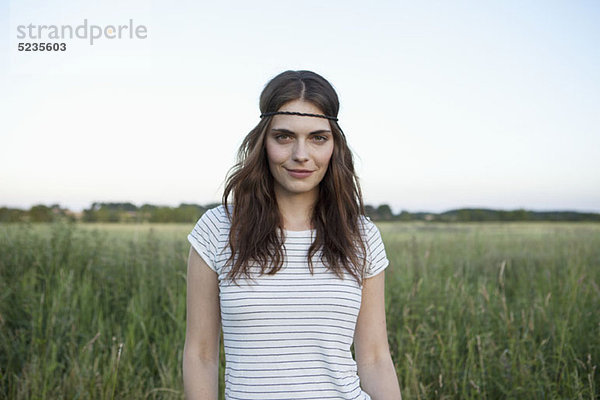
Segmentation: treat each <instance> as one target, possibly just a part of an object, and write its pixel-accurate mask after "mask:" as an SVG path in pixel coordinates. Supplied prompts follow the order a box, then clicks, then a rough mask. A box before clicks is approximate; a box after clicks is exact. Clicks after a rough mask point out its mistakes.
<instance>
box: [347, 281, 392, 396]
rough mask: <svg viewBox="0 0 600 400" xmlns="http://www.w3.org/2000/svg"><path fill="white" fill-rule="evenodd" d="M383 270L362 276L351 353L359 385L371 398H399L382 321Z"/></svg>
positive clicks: (383, 319)
mask: <svg viewBox="0 0 600 400" xmlns="http://www.w3.org/2000/svg"><path fill="white" fill-rule="evenodd" d="M384 289H385V273H384V272H381V273H379V274H377V275H375V276H373V277H371V278H367V279H365V280H364V284H363V289H362V302H361V305H360V312H359V314H358V320H357V321H356V329H355V331H354V354H355V356H356V364H357V366H358V375H359V377H360V381H361V386H362V389H363V390H364V391H365V392H367V393H368V394H369V395H370V396H371V398H372V399H373V400H401V399H402V395H401V394H400V386H399V384H398V377H397V376H396V369H395V368H394V363H393V362H392V357H391V355H390V349H389V345H388V338H387V328H386V323H385V294H384Z"/></svg>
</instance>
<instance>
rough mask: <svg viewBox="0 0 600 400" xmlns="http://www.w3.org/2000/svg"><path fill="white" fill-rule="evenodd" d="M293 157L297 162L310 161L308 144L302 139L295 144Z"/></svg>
mask: <svg viewBox="0 0 600 400" xmlns="http://www.w3.org/2000/svg"><path fill="white" fill-rule="evenodd" d="M292 158H293V159H294V161H297V162H304V161H308V151H307V148H306V144H305V143H304V142H303V141H302V140H297V141H296V143H295V144H294V149H293V152H292Z"/></svg>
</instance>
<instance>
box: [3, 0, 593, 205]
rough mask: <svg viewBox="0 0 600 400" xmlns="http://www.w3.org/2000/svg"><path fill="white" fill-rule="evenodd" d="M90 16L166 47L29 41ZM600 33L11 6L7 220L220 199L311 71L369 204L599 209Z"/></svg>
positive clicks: (388, 11) (524, 25)
mask: <svg viewBox="0 0 600 400" xmlns="http://www.w3.org/2000/svg"><path fill="white" fill-rule="evenodd" d="M84 19H87V23H88V25H97V26H100V27H102V28H104V27H106V26H107V25H113V26H114V25H125V24H129V21H130V19H131V20H132V21H133V24H134V25H144V26H145V27H146V28H147V37H146V38H145V39H139V38H134V39H130V38H129V37H128V36H127V37H123V38H121V39H113V40H110V39H107V38H99V39H97V40H96V41H95V42H94V44H93V45H90V44H89V38H88V39H77V38H73V39H71V38H64V39H60V38H59V39H48V38H46V39H45V40H41V39H37V38H36V39H31V38H25V39H19V38H17V26H18V25H25V26H27V25H29V24H33V25H47V26H48V25H65V24H68V25H71V26H73V28H75V27H76V26H78V25H83V23H84ZM599 20H600V3H599V2H597V1H569V2H567V1H468V2H467V1H465V2H462V1H450V2H439V1H418V2H415V1H411V2H408V1H407V2H404V1H374V2H371V3H365V2H364V1H360V2H358V1H329V2H323V1H304V2H285V1H254V2H248V1H230V2H217V1H210V2H209V1H180V2H175V3H173V2H158V1H140V0H134V1H123V0H120V1H116V0H103V1H101V2H100V1H89V0H86V1H81V0H77V1H75V0H45V1H41V0H35V1H33V0H10V1H9V2H3V3H2V5H1V6H0V27H1V29H2V31H3V32H4V34H3V35H2V36H1V40H2V41H0V54H1V56H0V206H10V207H19V208H28V207H30V206H31V205H34V204H39V203H42V204H46V205H50V204H53V203H59V204H60V205H61V206H63V207H68V208H71V209H73V210H81V209H83V208H87V207H89V206H90V205H91V203H92V202H94V201H103V202H126V201H129V202H132V203H134V204H137V205H142V204H143V203H152V204H164V205H171V206H176V205H178V204H180V203H181V202H186V203H199V204H206V203H210V202H217V201H219V200H220V198H221V194H222V190H223V182H224V179H225V176H226V173H227V171H228V169H229V168H230V167H231V166H232V165H233V163H234V160H235V154H236V151H237V147H238V146H239V144H240V143H241V141H242V139H243V137H244V136H245V135H246V134H247V133H248V132H249V131H250V130H251V129H252V128H253V127H254V126H255V125H256V124H257V123H258V121H259V114H260V111H259V109H258V98H259V95H260V92H261V90H262V88H263V87H264V85H265V84H266V83H267V81H268V80H269V79H271V78H272V77H274V76H275V75H277V74H278V73H279V72H282V71H284V70H287V69H295V70H297V69H309V70H313V71H315V72H317V73H319V74H321V75H323V76H324V77H325V78H326V79H328V80H329V81H330V82H331V83H332V84H333V85H334V87H335V88H336V90H337V91H338V95H339V96H340V102H341V109H340V113H339V123H340V125H341V127H342V129H343V130H344V132H345V133H346V136H347V138H348V141H349V143H350V145H351V147H352V149H353V150H354V152H355V155H356V160H357V167H358V173H359V176H360V179H361V183H362V188H363V193H364V197H365V201H366V203H367V204H372V205H379V204H382V203H387V204H390V205H391V206H392V208H393V210H394V211H395V212H399V211H400V210H402V209H404V210H408V211H413V212H414V211H434V212H440V211H445V210H449V209H453V208H461V207H486V208H499V209H515V208H521V207H522V208H527V209H533V210H578V211H595V212H600V112H599V111H598V110H600V46H599V43H600V24H598V21H599ZM19 42H31V43H34V42H36V43H37V42H51V43H66V45H67V50H66V51H64V52H60V51H58V52H19V51H17V47H18V43H19Z"/></svg>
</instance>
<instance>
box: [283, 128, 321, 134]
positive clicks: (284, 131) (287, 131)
mask: <svg viewBox="0 0 600 400" xmlns="http://www.w3.org/2000/svg"><path fill="white" fill-rule="evenodd" d="M271 132H281V133H287V134H290V135H295V134H296V133H295V132H293V131H290V130H289V129H285V128H272V129H271ZM319 133H331V131H330V130H329V129H319V130H318V131H312V132H310V133H309V135H316V134H319Z"/></svg>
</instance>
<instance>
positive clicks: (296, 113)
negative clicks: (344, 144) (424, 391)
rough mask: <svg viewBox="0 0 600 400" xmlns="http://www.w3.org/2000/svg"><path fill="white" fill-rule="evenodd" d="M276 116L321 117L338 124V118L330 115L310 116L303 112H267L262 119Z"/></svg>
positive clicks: (262, 115)
mask: <svg viewBox="0 0 600 400" xmlns="http://www.w3.org/2000/svg"><path fill="white" fill-rule="evenodd" d="M276 114H285V115H304V116H306V117H319V118H327V119H330V120H332V121H336V122H337V120H338V119H337V117H332V116H330V115H323V114H309V113H301V112H296V111H273V112H267V113H264V114H260V117H261V118H263V117H270V116H271V115H276Z"/></svg>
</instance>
